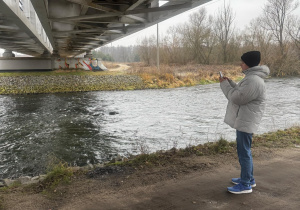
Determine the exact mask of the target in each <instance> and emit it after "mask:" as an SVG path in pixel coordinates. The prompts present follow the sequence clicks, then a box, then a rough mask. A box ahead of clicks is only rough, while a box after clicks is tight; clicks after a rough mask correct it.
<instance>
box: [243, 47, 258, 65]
mask: <svg viewBox="0 0 300 210" xmlns="http://www.w3.org/2000/svg"><path fill="white" fill-rule="evenodd" d="M241 59H242V61H244V63H245V64H246V65H247V66H249V67H253V66H258V64H259V63H260V52H259V51H249V52H246V53H244V54H243V55H242V56H241Z"/></svg>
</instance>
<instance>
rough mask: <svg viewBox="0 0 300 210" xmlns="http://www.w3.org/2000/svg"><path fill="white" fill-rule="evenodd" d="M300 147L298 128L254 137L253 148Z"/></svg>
mask: <svg viewBox="0 0 300 210" xmlns="http://www.w3.org/2000/svg"><path fill="white" fill-rule="evenodd" d="M295 145H300V126H294V127H291V128H289V129H284V130H278V131H275V132H269V133H265V134H262V135H258V136H254V138H253V147H260V146H264V147H269V148H272V147H277V148H284V147H290V146H295Z"/></svg>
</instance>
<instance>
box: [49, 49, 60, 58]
mask: <svg viewBox="0 0 300 210" xmlns="http://www.w3.org/2000/svg"><path fill="white" fill-rule="evenodd" d="M51 57H52V58H59V57H60V55H59V54H58V50H53V53H52V56H51Z"/></svg>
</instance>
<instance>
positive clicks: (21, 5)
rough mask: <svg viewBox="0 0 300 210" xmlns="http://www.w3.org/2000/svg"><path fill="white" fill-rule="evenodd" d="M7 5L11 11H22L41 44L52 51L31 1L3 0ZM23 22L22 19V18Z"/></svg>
mask: <svg viewBox="0 0 300 210" xmlns="http://www.w3.org/2000/svg"><path fill="white" fill-rule="evenodd" d="M3 1H4V2H5V3H6V4H7V6H9V7H10V8H11V9H12V11H17V13H19V14H20V13H23V15H24V16H25V17H26V18H27V19H28V21H29V22H30V23H31V25H32V27H33V28H34V29H35V31H36V32H37V34H38V36H39V37H40V38H39V39H40V41H42V42H43V45H44V46H46V47H47V48H48V49H49V51H50V52H51V53H52V51H53V47H52V45H51V43H50V41H49V38H48V36H47V34H46V32H45V30H44V28H43V26H42V24H41V21H40V19H39V18H38V15H37V13H36V11H35V9H34V7H33V5H32V3H31V0H3ZM22 21H23V22H24V20H22Z"/></svg>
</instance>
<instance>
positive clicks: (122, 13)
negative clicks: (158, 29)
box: [0, 0, 211, 57]
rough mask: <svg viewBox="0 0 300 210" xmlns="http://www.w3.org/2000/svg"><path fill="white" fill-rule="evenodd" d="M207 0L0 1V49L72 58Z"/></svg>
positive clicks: (6, 54) (5, 54)
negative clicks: (164, 0) (163, 1)
mask: <svg viewBox="0 0 300 210" xmlns="http://www.w3.org/2000/svg"><path fill="white" fill-rule="evenodd" d="M209 1H211V0H169V1H168V2H167V3H166V4H164V5H163V6H161V7H159V3H160V1H159V0H0V48H3V49H5V53H4V54H3V57H13V54H12V51H15V52H19V53H23V54H27V55H31V56H34V57H51V56H60V57H74V56H76V55H79V54H82V53H87V54H89V53H90V51H91V50H93V49H95V48H98V47H101V46H103V45H106V44H108V43H111V42H113V41H115V40H118V39H120V38H123V37H126V36H128V35H130V34H132V33H135V32H137V31H139V30H142V29H144V28H146V27H149V26H151V25H154V24H156V23H159V22H161V21H163V20H166V19H168V18H170V17H173V16H175V15H177V14H180V13H182V12H185V11H187V10H189V9H191V8H194V7H197V6H199V5H202V4H204V3H207V2H209Z"/></svg>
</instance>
